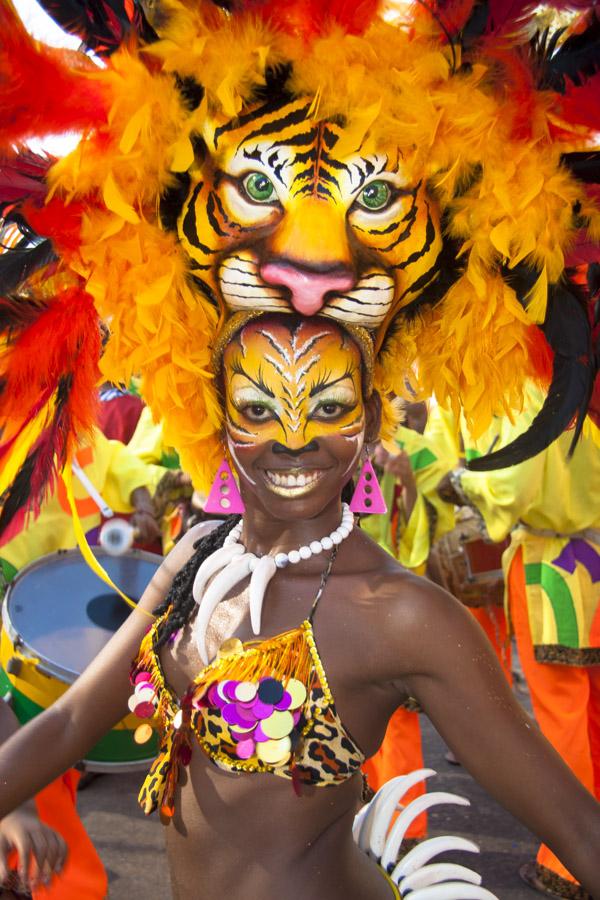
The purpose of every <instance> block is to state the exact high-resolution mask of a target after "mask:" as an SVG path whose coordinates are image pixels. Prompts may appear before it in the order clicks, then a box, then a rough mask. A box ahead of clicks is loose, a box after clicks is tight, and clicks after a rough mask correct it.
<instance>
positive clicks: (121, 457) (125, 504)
mask: <svg viewBox="0 0 600 900" xmlns="http://www.w3.org/2000/svg"><path fill="white" fill-rule="evenodd" d="M104 440H106V438H105V439H104ZM107 444H108V445H109V452H110V458H109V462H108V466H107V470H106V480H105V482H104V486H103V488H102V490H101V494H102V496H103V498H104V499H105V500H106V502H107V503H108V505H109V506H110V507H111V508H112V509H114V511H115V512H123V513H129V512H132V511H133V506H132V505H131V501H130V498H131V494H132V493H133V491H135V489H136V488H139V487H147V488H148V490H149V491H150V493H151V494H153V493H154V491H155V490H156V486H157V484H158V482H159V481H160V479H161V478H162V476H163V475H164V474H165V471H166V469H164V468H163V467H162V466H153V465H149V464H148V463H145V462H142V460H141V459H139V458H138V457H137V456H136V455H135V454H134V453H132V452H131V450H130V449H129V447H128V446H126V445H125V444H122V443H121V442H120V441H107Z"/></svg>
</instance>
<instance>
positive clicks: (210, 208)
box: [206, 191, 230, 237]
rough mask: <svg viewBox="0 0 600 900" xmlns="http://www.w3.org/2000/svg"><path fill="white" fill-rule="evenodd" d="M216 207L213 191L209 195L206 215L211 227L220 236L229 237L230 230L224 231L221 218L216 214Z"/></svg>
mask: <svg viewBox="0 0 600 900" xmlns="http://www.w3.org/2000/svg"><path fill="white" fill-rule="evenodd" d="M215 207H216V202H215V194H214V191H211V192H210V194H209V195H208V202H207V204H206V216H207V218H208V222H209V224H210V226H211V228H212V229H213V230H214V231H215V232H216V233H217V234H218V235H219V237H229V236H230V232H229V231H223V229H222V228H221V224H220V222H219V220H218V219H217V217H216V216H215Z"/></svg>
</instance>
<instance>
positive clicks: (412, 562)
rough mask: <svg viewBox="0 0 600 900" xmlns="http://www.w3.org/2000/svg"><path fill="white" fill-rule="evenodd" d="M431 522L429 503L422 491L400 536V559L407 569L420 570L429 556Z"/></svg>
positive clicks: (418, 494)
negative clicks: (426, 501) (428, 509)
mask: <svg viewBox="0 0 600 900" xmlns="http://www.w3.org/2000/svg"><path fill="white" fill-rule="evenodd" d="M430 528H431V523H430V519H429V514H428V511H427V504H426V503H425V499H424V497H423V495H422V494H421V493H417V501H416V503H415V505H414V507H413V510H412V512H411V514H410V518H409V520H408V522H407V523H406V528H405V529H404V531H403V532H402V534H401V536H400V542H399V545H398V561H399V562H400V564H401V565H403V566H405V567H406V568H407V569H415V570H420V569H421V568H422V567H423V566H425V564H426V562H427V559H428V558H429V551H430V549H431V547H430V538H429V535H430Z"/></svg>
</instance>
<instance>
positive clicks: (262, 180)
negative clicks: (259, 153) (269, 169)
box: [244, 172, 275, 203]
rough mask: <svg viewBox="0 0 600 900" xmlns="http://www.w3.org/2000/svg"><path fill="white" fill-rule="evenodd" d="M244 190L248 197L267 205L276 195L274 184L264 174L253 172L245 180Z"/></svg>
mask: <svg viewBox="0 0 600 900" xmlns="http://www.w3.org/2000/svg"><path fill="white" fill-rule="evenodd" d="M244 188H245V190H246V193H247V194H248V196H249V197H251V198H252V200H256V201H257V202H258V203H267V202H268V201H269V200H272V199H273V195H274V194H275V188H274V187H273V182H272V181H271V179H270V178H267V176H266V175H263V173H262V172H251V173H250V175H247V176H246V177H245V178H244Z"/></svg>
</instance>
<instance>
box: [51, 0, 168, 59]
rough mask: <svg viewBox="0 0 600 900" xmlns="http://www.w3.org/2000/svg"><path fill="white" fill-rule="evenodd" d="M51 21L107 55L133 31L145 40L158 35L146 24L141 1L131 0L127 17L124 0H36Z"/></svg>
mask: <svg viewBox="0 0 600 900" xmlns="http://www.w3.org/2000/svg"><path fill="white" fill-rule="evenodd" d="M39 2H40V4H41V6H43V7H44V9H45V10H46V12H47V13H48V15H49V16H51V17H52V18H53V19H54V21H55V22H56V23H57V24H58V25H60V27H61V28H64V30H65V31H68V32H69V34H74V35H75V36H76V37H78V38H80V39H81V41H82V42H83V43H84V44H85V46H86V47H88V48H89V49H90V50H93V51H94V52H95V53H97V54H98V55H99V56H110V54H111V53H114V51H115V50H117V48H118V47H119V46H120V45H121V44H122V43H123V42H124V41H125V39H126V38H127V35H128V34H130V33H132V32H134V33H136V34H137V35H138V36H139V37H141V38H142V40H143V41H144V42H145V43H153V42H154V41H156V40H157V39H158V36H157V34H156V32H155V31H154V29H153V28H152V26H151V25H150V24H149V22H148V20H147V19H146V16H145V14H144V10H143V7H142V4H141V3H140V2H139V0H132V4H131V7H130V8H131V9H132V13H131V18H130V17H129V15H128V14H127V6H128V4H126V3H125V2H124V0H39Z"/></svg>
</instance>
